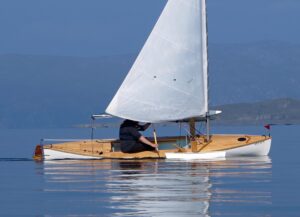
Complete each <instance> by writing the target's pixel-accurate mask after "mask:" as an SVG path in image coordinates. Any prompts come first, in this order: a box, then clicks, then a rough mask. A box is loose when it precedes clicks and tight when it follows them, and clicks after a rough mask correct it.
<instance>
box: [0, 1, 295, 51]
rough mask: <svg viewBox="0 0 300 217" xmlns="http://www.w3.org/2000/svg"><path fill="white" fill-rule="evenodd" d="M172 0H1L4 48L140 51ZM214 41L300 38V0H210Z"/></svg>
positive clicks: (0, 37) (211, 38) (0, 40)
mask: <svg viewBox="0 0 300 217" xmlns="http://www.w3.org/2000/svg"><path fill="white" fill-rule="evenodd" d="M165 3H166V0H0V27H1V32H0V33H1V34H0V54H6V53H16V54H46V55H67V56H101V55H113V54H125V53H137V52H138V51H139V50H140V48H141V47H142V45H143V43H144V42H145V40H146V38H147V36H148V34H149V32H150V31H151V29H152V27H153V25H154V23H155V21H156V20H157V18H158V16H159V14H160V12H161V11H162V9H163V7H164V5H165ZM207 5H208V25H209V42H210V43H247V42H253V41H262V40H273V41H286V42H289V43H297V44H300V28H299V21H300V0H207Z"/></svg>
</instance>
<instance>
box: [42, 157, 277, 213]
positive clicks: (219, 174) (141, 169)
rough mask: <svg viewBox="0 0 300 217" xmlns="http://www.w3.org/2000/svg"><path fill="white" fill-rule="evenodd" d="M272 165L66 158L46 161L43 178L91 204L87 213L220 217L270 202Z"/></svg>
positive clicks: (261, 160) (49, 188)
mask: <svg viewBox="0 0 300 217" xmlns="http://www.w3.org/2000/svg"><path fill="white" fill-rule="evenodd" d="M271 169H272V162H271V159H270V158H268V157H255V158H252V157H251V158H249V157H247V158H232V159H227V160H220V161H192V162H191V161H188V162H182V161H180V162H179V161H165V160H143V161H141V160H139V161H134V160H113V161H112V160H93V161H71V160H70V161H48V162H47V161H46V162H45V163H44V174H43V176H44V180H45V185H44V186H45V188H44V191H45V192H64V193H65V194H67V195H68V194H72V201H73V202H74V203H75V201H76V199H74V197H75V198H76V197H80V199H81V201H84V203H85V204H88V205H89V206H92V207H93V209H91V210H89V212H88V213H85V214H89V215H94V214H95V213H98V214H99V212H101V211H102V212H103V210H105V213H106V214H104V213H102V214H103V216H105V215H108V216H215V215H221V214H222V216H224V215H226V213H227V214H228V215H236V214H243V213H244V212H245V213H247V211H246V210H248V208H249V206H251V204H253V205H254V204H255V206H257V204H259V205H262V206H268V205H270V204H271V199H272V197H271V193H270V190H268V187H267V186H268V183H269V182H271V179H272V171H271ZM81 193H87V194H84V196H82V194H81ZM69 199H70V198H69ZM70 200H71V199H70ZM73 202H70V203H73ZM233 204H234V205H233ZM74 205H75V204H74ZM228 207H235V209H230V210H228ZM243 208H245V210H244V209H243ZM267 210H268V209H265V210H264V212H263V213H259V214H264V215H268V213H267ZM220 213H221V214H220ZM77 214H82V213H77ZM248 214H249V213H248ZM248 216H249V215H248Z"/></svg>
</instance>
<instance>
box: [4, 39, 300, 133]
mask: <svg viewBox="0 0 300 217" xmlns="http://www.w3.org/2000/svg"><path fill="white" fill-rule="evenodd" d="M209 48H210V49H209V57H210V74H209V76H210V86H209V87H210V91H209V92H210V99H211V100H210V104H211V105H221V104H229V103H240V102H255V101H264V100H268V99H276V98H287V97H292V98H298V99H300V91H299V87H298V86H299V82H300V73H299V71H300V61H298V58H299V56H300V45H292V44H287V43H278V42H260V43H253V44H231V45H217V44H212V45H210V47H209ZM134 58H135V55H119V56H108V57H97V58H96V57H95V58H80V57H53V56H36V55H13V54H10V55H0V127H9V128H19V127H22V128H27V127H68V126H72V125H76V124H80V123H86V122H88V121H89V116H90V115H91V114H93V113H101V112H103V111H104V110H105V108H106V106H107V104H108V103H109V101H110V100H111V98H112V97H113V95H114V94H115V92H116V90H117V89H118V87H119V85H120V84H121V82H122V80H123V79H124V77H125V76H126V74H127V72H128V70H129V69H130V67H131V65H132V63H133V61H134ZM221 108H222V107H221ZM224 108H225V110H224V115H225V116H226V114H227V112H226V111H227V110H226V109H227V107H226V106H225V107H224ZM270 112H271V111H270ZM229 116H232V115H229ZM227 121H229V120H227Z"/></svg>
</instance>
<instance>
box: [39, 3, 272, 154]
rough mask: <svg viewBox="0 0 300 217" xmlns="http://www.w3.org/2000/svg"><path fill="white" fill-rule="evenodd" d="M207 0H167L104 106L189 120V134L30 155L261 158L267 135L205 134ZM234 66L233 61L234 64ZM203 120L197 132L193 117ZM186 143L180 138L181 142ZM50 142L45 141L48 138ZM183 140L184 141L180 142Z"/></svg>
mask: <svg viewBox="0 0 300 217" xmlns="http://www.w3.org/2000/svg"><path fill="white" fill-rule="evenodd" d="M207 39H208V37H207V18H206V0H168V2H167V4H166V6H165V8H164V10H163V11H162V14H161V15H160V17H159V19H158V21H157V23H156V24H155V26H154V28H153V30H152V32H151V34H150V36H149V38H148V39H147V41H146V43H145V45H144V47H143V49H142V50H141V52H140V53H139V55H138V57H137V59H136V61H135V63H134V64H133V66H132V68H131V69H130V71H129V73H128V75H127V76H126V78H125V80H124V81H123V83H122V85H121V86H120V88H119V90H118V91H117V93H116V94H115V96H114V98H113V99H112V101H111V102H110V104H109V105H108V107H107V109H106V113H107V114H109V115H112V116H114V117H119V118H123V119H130V120H134V121H138V122H144V123H163V122H183V121H187V120H188V121H189V122H190V133H189V134H190V135H189V136H188V138H187V139H186V138H185V137H165V138H157V139H156V137H155V136H154V138H153V139H152V140H153V141H156V142H157V143H158V144H159V150H157V151H153V152H149V151H146V152H141V153H135V154H125V153H122V152H121V151H120V145H119V144H120V143H119V141H118V140H117V139H103V140H97V139H91V140H82V141H69V142H65V143H60V144H52V142H51V141H50V143H51V144H44V145H38V146H37V147H36V151H35V155H34V158H35V159H42V160H54V159H119V158H122V159H143V158H163V159H164V158H167V159H213V158H226V157H231V156H245V155H246V156H264V155H268V153H269V151H270V147H271V137H270V136H256V135H244V134H242V135H210V120H211V118H212V116H213V113H214V114H217V113H219V112H211V111H210V110H209V103H208V102H209V100H208V99H209V94H208V84H209V82H208V80H209V79H208V42H207ZM233 64H234V63H233ZM199 118H200V119H202V120H204V122H205V123H206V135H205V136H203V135H201V136H197V135H196V133H195V121H198V120H199ZM184 141H185V142H184ZM48 142H49V141H48ZM182 144H184V145H182Z"/></svg>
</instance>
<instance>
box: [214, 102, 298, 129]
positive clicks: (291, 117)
mask: <svg viewBox="0 0 300 217" xmlns="http://www.w3.org/2000/svg"><path fill="white" fill-rule="evenodd" d="M215 109H218V110H222V115H220V116H219V117H218V118H217V119H216V120H215V123H216V124H221V125H245V124H246V125H262V124H300V100H295V99H276V100H268V101H262V102H256V103H240V104H230V105H222V106H216V107H215Z"/></svg>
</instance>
